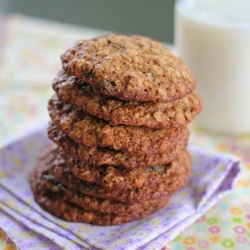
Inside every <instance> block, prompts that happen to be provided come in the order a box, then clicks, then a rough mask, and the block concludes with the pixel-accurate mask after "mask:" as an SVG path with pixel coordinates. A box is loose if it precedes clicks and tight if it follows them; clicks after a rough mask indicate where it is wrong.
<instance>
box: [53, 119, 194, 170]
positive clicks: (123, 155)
mask: <svg viewBox="0 0 250 250" xmlns="http://www.w3.org/2000/svg"><path fill="white" fill-rule="evenodd" d="M48 137H49V138H50V139H51V140H52V141H53V142H54V143H56V144H57V145H58V147H60V148H61V149H62V150H63V151H65V153H66V154H67V155H69V156H71V157H73V158H75V159H78V160H81V161H84V162H86V164H90V165H95V166H101V165H113V166H121V167H124V168H127V169H134V168H139V167H150V166H154V165H158V164H167V163H169V162H171V161H172V160H173V159H174V158H175V157H176V156H177V154H178V152H180V151H183V150H184V149H185V148H186V146H187V143H188V138H189V131H188V129H187V128H186V127H184V128H183V130H182V132H181V137H180V139H179V141H178V143H177V145H176V147H175V148H174V149H172V150H168V151H166V152H164V153H162V154H145V155H136V154H135V155H131V154H129V153H127V152H121V151H116V150H113V149H110V148H107V147H88V146H86V145H84V144H81V143H77V142H75V141H74V140H72V139H71V138H70V137H68V136H67V135H65V134H63V133H62V132H61V131H60V130H59V129H58V128H57V127H56V126H55V125H54V124H53V123H51V124H50V125H49V127H48Z"/></svg>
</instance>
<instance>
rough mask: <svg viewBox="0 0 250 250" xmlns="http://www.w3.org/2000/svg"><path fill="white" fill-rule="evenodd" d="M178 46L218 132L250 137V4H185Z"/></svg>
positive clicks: (222, 0)
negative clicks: (248, 134)
mask: <svg viewBox="0 0 250 250" xmlns="http://www.w3.org/2000/svg"><path fill="white" fill-rule="evenodd" d="M175 43H176V46H177V50H178V53H179V56H180V57H181V58H182V59H183V60H184V62H185V63H186V64H187V66H188V67H189V68H190V69H191V71H192V72H193V74H194V76H195V78H196V80H197V91H198V93H199V94H200V95H201V97H202V100H203V110H202V112H201V114H200V115H199V116H198V117H197V118H196V123H197V124H199V125H200V126H202V127H203V128H206V129H208V130H211V131H214V132H221V133H248V132H250V0H180V1H177V3H176V8H175Z"/></svg>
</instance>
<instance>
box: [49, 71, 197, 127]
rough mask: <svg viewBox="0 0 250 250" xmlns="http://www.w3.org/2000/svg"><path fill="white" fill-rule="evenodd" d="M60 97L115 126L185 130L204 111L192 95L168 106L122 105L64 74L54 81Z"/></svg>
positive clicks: (131, 102) (164, 104) (120, 101)
mask: <svg viewBox="0 0 250 250" xmlns="http://www.w3.org/2000/svg"><path fill="white" fill-rule="evenodd" d="M53 88H54V90H55V91H56V93H57V95H58V97H59V98H60V99H62V100H64V101H67V102H69V103H71V104H73V105H74V106H75V107H76V108H77V109H80V110H83V111H85V112H86V113H88V114H91V115H94V116H97V117H99V118H101V119H104V120H108V121H109V122H110V123H113V124H124V125H129V126H145V127H151V128H171V127H180V126H185V125H187V124H188V123H189V122H191V121H192V120H193V119H194V117H195V116H196V115H197V114H198V113H199V112H200V110H201V106H202V105H201V100H200V97H199V96H198V95H197V94H196V93H195V92H192V93H191V94H188V95H187V96H185V97H183V98H182V99H178V100H176V101H174V102H167V103H153V102H144V103H142V102H133V101H130V102H129V101H127V102H125V101H122V100H119V99H117V98H115V97H111V96H107V95H102V94H97V93H95V92H94V91H93V88H92V86H91V85H89V84H87V83H85V82H83V81H81V80H79V79H76V78H75V77H74V76H71V75H69V74H67V73H66V72H64V71H60V72H59V73H58V75H57V77H56V78H55V79H54V81H53Z"/></svg>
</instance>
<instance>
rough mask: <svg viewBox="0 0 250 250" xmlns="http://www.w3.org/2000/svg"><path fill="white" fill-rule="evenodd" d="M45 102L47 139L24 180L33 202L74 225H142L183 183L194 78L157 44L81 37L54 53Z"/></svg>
mask: <svg viewBox="0 0 250 250" xmlns="http://www.w3.org/2000/svg"><path fill="white" fill-rule="evenodd" d="M61 60H62V68H63V70H61V71H60V72H59V73H58V75H57V77H56V78H55V80H54V81H53V89H54V90H55V92H56V94H55V95H54V96H53V97H52V98H51V99H50V100H49V105H48V110H49V114H50V117H51V123H50V125H49V128H48V136H49V138H50V139H51V140H52V141H53V142H54V143H53V144H52V145H49V146H48V147H47V148H46V149H45V151H44V152H43V153H42V155H41V157H40V158H39V160H38V163H37V166H36V168H35V169H34V170H33V172H32V173H31V175H30V184H31V188H32V190H33V193H34V197H35V200H36V202H37V203H38V204H39V205H40V206H41V207H42V208H44V209H45V210H47V211H48V212H50V213H51V214H53V215H55V216H57V217H59V218H62V219H65V220H67V221H74V222H86V223H91V224H95V225H115V224H121V223H125V222H129V221H132V220H135V219H140V218H143V217H145V216H147V215H149V214H151V213H153V212H155V211H157V210H159V209H160V208H162V207H163V206H165V205H166V204H167V202H168V200H169V198H170V196H171V195H172V194H173V193H174V192H176V191H177V190H178V189H179V188H180V187H182V186H184V185H185V184H186V183H187V182H188V177H189V174H190V166H191V163H190V157H189V154H188V152H187V150H186V146H187V143H188V138H189V132H188V128H187V124H188V123H189V122H191V121H192V120H193V118H194V117H195V116H196V115H197V114H198V113H199V112H200V110H201V101H200V98H199V96H198V95H197V94H196V93H195V92H194V89H195V80H194V78H193V76H192V74H191V72H190V71H189V69H188V68H187V67H186V66H185V65H184V64H183V62H182V61H181V60H180V59H179V58H178V57H176V56H174V55H173V54H171V52H170V51H169V50H168V49H166V48H164V47H163V46H162V45H161V44H160V43H158V42H155V41H152V40H150V39H148V38H145V37H139V36H132V37H126V36H120V35H113V34H112V35H108V36H102V37H97V38H94V39H91V40H81V41H79V42H77V43H76V44H75V45H74V47H72V48H71V49H69V50H67V51H66V53H65V54H63V55H62V56H61Z"/></svg>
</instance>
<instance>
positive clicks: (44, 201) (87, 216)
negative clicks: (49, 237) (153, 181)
mask: <svg viewBox="0 0 250 250" xmlns="http://www.w3.org/2000/svg"><path fill="white" fill-rule="evenodd" d="M34 198H35V201H36V202H37V203H38V204H39V205H40V206H41V207H42V208H43V209H44V210H46V211H47V212H49V213H50V214H53V215H54V216H56V217H58V218H61V219H63V220H66V221H69V222H85V223H89V224H93V225H98V226H110V225H119V224H123V223H127V222H130V221H133V220H139V219H142V218H144V217H146V216H148V215H150V214H152V213H154V212H156V211H157V210H159V209H161V208H163V207H164V206H165V205H166V204H167V202H168V201H167V200H161V201H160V202H159V203H158V204H157V205H156V206H154V207H153V209H152V208H151V207H149V208H148V209H144V210H143V211H141V212H138V213H120V214H112V213H110V214H107V213H100V212H95V211H85V210H84V209H83V208H81V207H79V206H77V205H75V204H73V203H70V202H65V201H64V200H61V199H60V196H58V195H55V194H49V195H45V194H35V195H34Z"/></svg>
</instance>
